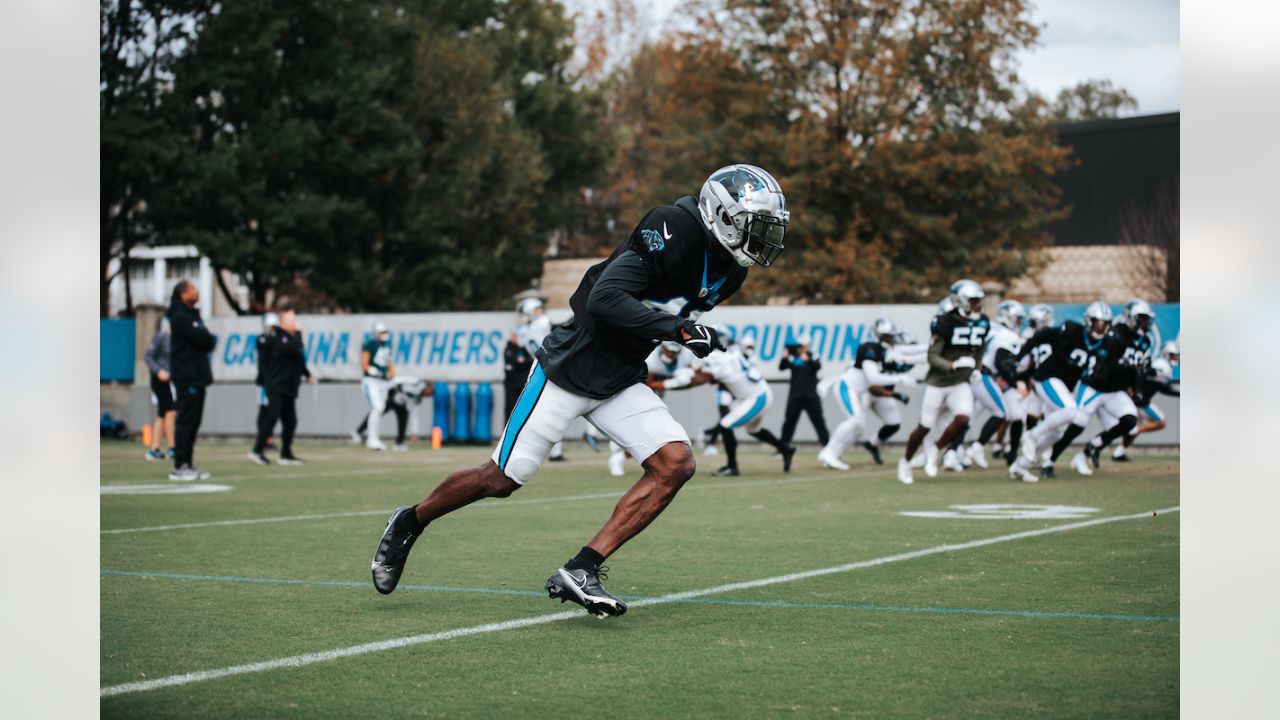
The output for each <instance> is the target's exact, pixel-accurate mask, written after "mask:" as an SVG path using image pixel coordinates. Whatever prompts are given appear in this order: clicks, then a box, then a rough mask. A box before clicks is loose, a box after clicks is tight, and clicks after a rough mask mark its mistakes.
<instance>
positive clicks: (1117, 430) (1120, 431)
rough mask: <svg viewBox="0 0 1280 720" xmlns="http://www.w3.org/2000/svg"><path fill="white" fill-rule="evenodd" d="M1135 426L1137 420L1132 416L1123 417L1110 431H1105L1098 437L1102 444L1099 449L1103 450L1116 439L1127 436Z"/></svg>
mask: <svg viewBox="0 0 1280 720" xmlns="http://www.w3.org/2000/svg"><path fill="white" fill-rule="evenodd" d="M1137 424H1138V418H1137V417H1136V416H1134V415H1125V416H1124V417H1122V418H1120V421H1119V422H1117V423H1116V424H1115V425H1114V426H1112V428H1111V429H1110V430H1106V431H1104V432H1102V433H1101V434H1099V435H1098V439H1099V440H1100V441H1101V442H1102V446H1101V447H1104V448H1105V447H1106V446H1108V445H1110V444H1111V443H1112V442H1114V441H1115V439H1116V438H1121V437H1125V436H1127V435H1128V434H1129V431H1130V430H1132V429H1133V428H1134V427H1136V426H1137Z"/></svg>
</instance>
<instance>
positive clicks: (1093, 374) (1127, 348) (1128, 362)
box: [1052, 300, 1155, 475]
mask: <svg viewBox="0 0 1280 720" xmlns="http://www.w3.org/2000/svg"><path fill="white" fill-rule="evenodd" d="M1095 304H1096V303H1095ZM1108 309H1109V308H1108ZM1086 314H1088V311H1087V310H1086ZM1154 318H1155V313H1154V312H1152V310H1151V306H1150V305H1148V304H1147V303H1146V302H1144V301H1142V300H1135V301H1132V302H1130V303H1129V305H1128V306H1126V307H1125V314H1124V319H1125V321H1124V322H1118V323H1116V324H1115V325H1112V326H1111V332H1109V333H1107V336H1106V338H1104V340H1103V344H1102V347H1100V348H1098V349H1097V350H1096V351H1094V356H1095V357H1096V358H1097V361H1096V362H1095V363H1094V364H1093V367H1092V368H1091V369H1090V371H1089V372H1088V373H1086V374H1085V376H1084V379H1083V380H1082V381H1081V383H1080V386H1079V387H1078V388H1076V405H1077V409H1076V415H1075V418H1074V419H1072V421H1071V424H1070V425H1068V426H1067V429H1066V432H1065V433H1063V435H1062V439H1061V440H1059V441H1058V442H1057V443H1056V444H1054V446H1053V456H1052V459H1053V460H1057V459H1058V456H1059V455H1061V454H1062V451H1063V450H1066V448H1067V447H1068V446H1069V445H1070V444H1071V441H1073V440H1075V439H1076V438H1077V437H1079V435H1080V433H1082V432H1084V430H1085V428H1086V427H1088V426H1089V420H1090V418H1092V417H1093V416H1094V414H1095V413H1105V415H1106V417H1107V420H1108V421H1110V422H1107V421H1104V423H1103V424H1104V426H1105V429H1104V430H1103V431H1102V432H1101V433H1099V434H1098V435H1096V436H1094V437H1093V438H1091V439H1090V440H1089V442H1088V443H1086V444H1085V447H1084V450H1081V451H1080V452H1078V453H1076V455H1075V457H1073V458H1072V459H1071V467H1072V468H1074V469H1075V471H1076V472H1078V473H1080V474H1081V475H1092V474H1093V468H1094V467H1097V466H1098V464H1099V457H1100V455H1101V453H1102V450H1103V448H1105V447H1106V446H1108V445H1110V444H1111V442H1112V441H1113V440H1116V439H1118V438H1123V437H1124V436H1126V435H1128V434H1129V432H1130V431H1131V430H1133V429H1134V428H1136V427H1137V426H1138V408H1137V407H1136V406H1135V405H1134V404H1133V395H1132V393H1133V391H1134V389H1135V388H1136V387H1137V385H1138V382H1139V380H1140V379H1141V377H1142V374H1143V373H1145V372H1146V369H1147V368H1148V367H1149V366H1150V364H1151V334H1150V332H1149V331H1150V329H1151V322H1152V320H1153V319H1154Z"/></svg>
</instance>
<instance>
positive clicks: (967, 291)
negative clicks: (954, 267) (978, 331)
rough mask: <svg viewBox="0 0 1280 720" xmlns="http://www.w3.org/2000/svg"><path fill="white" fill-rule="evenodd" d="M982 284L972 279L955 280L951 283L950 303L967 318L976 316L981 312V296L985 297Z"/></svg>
mask: <svg viewBox="0 0 1280 720" xmlns="http://www.w3.org/2000/svg"><path fill="white" fill-rule="evenodd" d="M986 295H987V294H986V293H984V292H983V291H982V286H981V285H979V284H978V283H976V282H974V281H972V280H968V279H965V280H957V281H955V282H953V283H951V294H950V295H949V297H950V298H951V302H952V304H954V305H955V307H956V309H958V310H959V311H960V314H961V315H962V316H964V317H967V318H976V317H978V316H979V315H981V314H982V298H984V297H986Z"/></svg>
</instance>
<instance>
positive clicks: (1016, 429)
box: [1004, 420, 1022, 465]
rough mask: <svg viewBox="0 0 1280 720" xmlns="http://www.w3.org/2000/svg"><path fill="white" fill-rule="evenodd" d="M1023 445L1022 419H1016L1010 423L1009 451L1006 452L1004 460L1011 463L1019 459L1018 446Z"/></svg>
mask: <svg viewBox="0 0 1280 720" xmlns="http://www.w3.org/2000/svg"><path fill="white" fill-rule="evenodd" d="M1020 447H1022V421H1021V420H1015V421H1013V422H1011V423H1009V452H1007V453H1005V456H1004V461H1005V462H1006V463H1008V464H1010V465H1012V464H1013V461H1014V460H1017V459H1018V448H1020Z"/></svg>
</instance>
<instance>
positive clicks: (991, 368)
mask: <svg viewBox="0 0 1280 720" xmlns="http://www.w3.org/2000/svg"><path fill="white" fill-rule="evenodd" d="M1024 317H1026V310H1025V308H1023V306H1022V303H1020V302H1018V301H1017V300H1004V301H1002V302H1001V303H1000V304H999V305H997V306H996V321H995V323H994V324H992V326H991V333H990V334H989V335H988V336H987V344H986V346H985V347H984V348H983V352H982V367H981V372H976V373H974V374H973V375H971V376H970V377H969V384H970V386H971V387H972V388H973V395H974V397H975V398H977V400H978V403H979V405H981V407H982V408H983V409H985V410H986V412H987V413H989V414H990V417H989V418H988V419H987V422H986V424H984V425H983V426H982V430H981V431H980V432H979V433H978V439H977V440H975V441H974V442H973V444H972V445H970V446H969V449H968V455H969V458H970V459H971V460H972V461H973V463H974V464H975V465H977V466H978V467H982V468H985V467H988V464H987V459H986V445H987V443H989V442H990V441H991V438H993V437H994V436H995V434H996V432H997V431H998V430H999V429H1000V426H1001V425H1003V424H1004V423H1006V422H1007V423H1009V435H1010V439H1011V442H1012V444H1013V447H1018V446H1019V444H1020V443H1021V441H1022V429H1023V424H1024V423H1025V422H1026V419H1027V411H1026V406H1025V404H1024V402H1023V400H1024V398H1025V397H1026V394H1027V390H1026V386H1025V385H1023V384H1021V383H1019V381H1018V362H1017V358H1018V353H1019V352H1020V351H1021V350H1022V342H1023V340H1022V334H1021V333H1020V330H1021V328H1022V321H1023V318H1024ZM1006 460H1007V462H1008V463H1009V476H1010V477H1011V478H1013V479H1015V480H1024V481H1030V480H1032V477H1031V473H1030V472H1028V471H1027V470H1026V469H1025V468H1023V467H1022V466H1021V465H1019V466H1018V467H1017V468H1014V467H1013V460H1014V458H1013V457H1008V458H1006Z"/></svg>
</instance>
